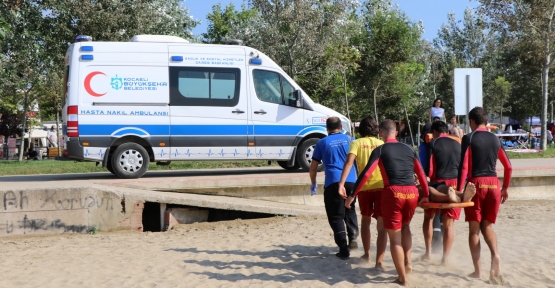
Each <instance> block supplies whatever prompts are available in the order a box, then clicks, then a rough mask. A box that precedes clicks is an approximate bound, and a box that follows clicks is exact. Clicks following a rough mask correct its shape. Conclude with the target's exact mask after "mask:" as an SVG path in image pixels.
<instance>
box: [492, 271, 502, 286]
mask: <svg viewBox="0 0 555 288" xmlns="http://www.w3.org/2000/svg"><path fill="white" fill-rule="evenodd" d="M489 284H492V285H501V286H503V285H505V279H503V275H501V274H499V275H497V276H492V275H490V276H489Z"/></svg>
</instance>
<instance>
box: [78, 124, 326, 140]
mask: <svg viewBox="0 0 555 288" xmlns="http://www.w3.org/2000/svg"><path fill="white" fill-rule="evenodd" d="M253 130H254V131H253ZM170 131H171V132H170ZM312 132H320V133H324V134H325V133H326V128H325V127H324V126H308V127H307V126H302V125H255V126H253V125H133V126H128V125H123V124H122V125H87V124H81V125H79V135H80V136H114V137H122V136H124V135H137V136H141V137H148V136H168V135H171V136H242V135H244V136H246V135H247V133H248V135H255V136H256V135H258V136H304V135H307V134H309V133H312Z"/></svg>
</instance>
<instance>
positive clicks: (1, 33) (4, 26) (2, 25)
mask: <svg viewBox="0 0 555 288" xmlns="http://www.w3.org/2000/svg"><path fill="white" fill-rule="evenodd" d="M8 30H9V26H8V23H7V22H6V20H4V19H2V18H0V41H2V40H3V39H4V37H6V32H7V31H8Z"/></svg>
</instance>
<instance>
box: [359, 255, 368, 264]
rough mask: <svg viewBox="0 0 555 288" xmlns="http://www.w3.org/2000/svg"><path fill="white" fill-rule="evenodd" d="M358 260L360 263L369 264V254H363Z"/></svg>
mask: <svg viewBox="0 0 555 288" xmlns="http://www.w3.org/2000/svg"><path fill="white" fill-rule="evenodd" d="M358 260H359V261H360V262H363V263H370V255H369V254H364V255H362V256H360V258H358Z"/></svg>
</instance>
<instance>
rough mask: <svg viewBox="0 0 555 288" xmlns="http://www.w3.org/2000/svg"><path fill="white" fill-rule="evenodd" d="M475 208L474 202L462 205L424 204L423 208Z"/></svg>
mask: <svg viewBox="0 0 555 288" xmlns="http://www.w3.org/2000/svg"><path fill="white" fill-rule="evenodd" d="M471 206H474V202H462V203H431V202H428V203H422V208H424V209H428V208H436V209H450V208H464V207H471Z"/></svg>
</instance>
